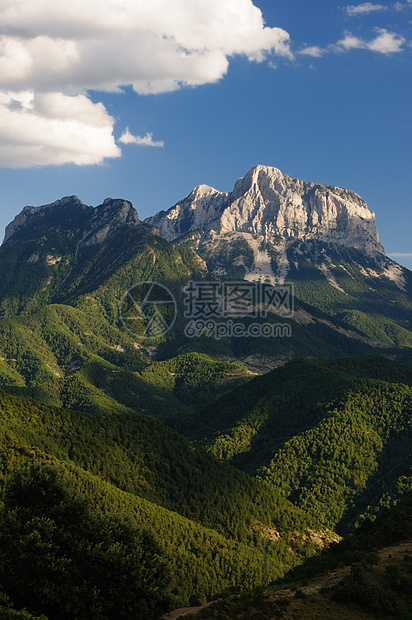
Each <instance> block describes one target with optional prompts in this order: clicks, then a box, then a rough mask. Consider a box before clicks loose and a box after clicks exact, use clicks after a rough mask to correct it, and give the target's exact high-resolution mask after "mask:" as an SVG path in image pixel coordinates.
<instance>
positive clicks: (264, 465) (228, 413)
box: [171, 358, 412, 531]
mask: <svg viewBox="0 0 412 620" xmlns="http://www.w3.org/2000/svg"><path fill="white" fill-rule="evenodd" d="M411 385H412V371H411V369H410V368H409V367H408V366H403V365H401V364H397V363H395V362H390V361H389V360H385V359H383V358H351V359H342V360H341V359H337V360H295V361H293V362H290V363H289V364H287V365H286V366H284V367H283V368H279V369H276V370H274V371H272V372H271V373H268V374H267V375H264V376H261V377H257V378H255V379H253V380H252V381H250V382H249V383H248V384H247V385H246V386H242V387H240V388H238V389H237V390H235V391H233V392H232V393H231V394H230V395H227V396H223V397H222V398H220V399H219V400H218V401H217V402H216V403H215V404H214V405H213V407H208V408H205V409H204V410H202V411H200V412H199V413H197V414H190V415H189V416H185V417H184V418H180V419H179V418H177V419H174V420H171V424H173V425H174V426H175V428H177V429H178V430H180V432H183V433H185V434H186V435H187V436H188V437H190V438H191V439H192V440H197V442H199V443H200V444H201V445H204V446H205V447H206V448H207V450H208V451H210V452H212V453H213V454H214V455H215V456H216V457H217V458H219V459H221V460H226V461H229V462H231V463H233V464H234V465H236V466H237V467H239V468H240V469H243V470H244V471H247V472H248V473H249V474H252V475H255V476H257V477H259V478H261V479H262V480H264V481H265V482H267V483H269V484H271V485H273V486H274V487H276V488H277V489H279V490H281V492H282V493H283V494H284V496H285V497H288V498H289V499H291V500H292V501H293V502H294V503H296V504H297V505H299V506H301V507H302V508H304V509H305V510H306V511H309V512H310V513H311V514H313V515H315V516H316V518H318V519H319V520H321V521H322V522H323V523H324V524H325V525H326V524H327V525H328V526H329V527H332V528H336V527H338V528H340V529H343V530H344V531H345V530H346V529H347V528H348V527H352V526H353V524H354V523H355V522H356V521H357V520H358V519H359V518H360V517H361V515H362V514H363V513H370V512H371V511H372V513H373V511H374V510H375V509H377V508H378V507H379V506H380V505H387V504H388V505H390V504H391V502H392V501H393V500H395V499H396V498H399V497H402V496H403V495H404V494H406V493H409V492H410V491H411V482H412V472H411V469H410V468H411V461H410V445H411V431H412V427H411V424H412V419H411V411H412V391H411ZM340 529H338V531H340Z"/></svg>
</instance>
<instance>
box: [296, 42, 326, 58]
mask: <svg viewBox="0 0 412 620" xmlns="http://www.w3.org/2000/svg"><path fill="white" fill-rule="evenodd" d="M326 51H327V50H325V49H322V48H321V47H318V46H317V45H311V46H308V47H304V48H303V49H301V50H299V54H303V55H304V56H312V57H313V58H321V56H323V55H324V54H325V52H326Z"/></svg>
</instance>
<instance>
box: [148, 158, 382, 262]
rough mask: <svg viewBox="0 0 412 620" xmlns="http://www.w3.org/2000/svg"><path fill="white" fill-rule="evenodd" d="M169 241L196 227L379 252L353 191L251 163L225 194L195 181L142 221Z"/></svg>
mask: <svg viewBox="0 0 412 620" xmlns="http://www.w3.org/2000/svg"><path fill="white" fill-rule="evenodd" d="M146 221H147V223H149V224H151V225H153V226H155V227H156V228H157V229H158V231H159V234H160V235H161V236H163V237H165V238H166V239H168V240H169V241H173V240H175V239H178V238H179V237H181V236H182V235H184V234H186V233H188V232H193V231H200V232H201V233H202V234H205V233H209V232H211V231H213V232H214V233H217V234H220V233H225V232H239V233H249V234H252V235H259V236H262V238H263V239H264V240H265V241H274V240H276V241H279V238H281V239H283V240H284V241H285V242H286V241H290V240H301V241H307V240H309V239H315V240H318V241H322V242H325V243H332V244H334V245H341V246H345V247H350V248H355V249H358V250H361V251H363V252H365V253H367V254H370V255H374V254H376V253H383V252H384V250H383V247H382V245H381V244H380V241H379V236H378V231H377V229H376V225H375V216H374V213H373V212H372V211H371V210H370V209H369V208H368V206H367V205H366V203H365V202H364V201H363V200H362V199H361V198H360V196H358V195H357V194H355V192H352V191H349V190H346V189H343V188H339V187H332V186H327V185H319V184H316V183H311V182H305V181H301V180H300V179H292V178H291V177H289V176H288V175H286V174H283V173H282V172H281V171H280V170H278V169H277V168H273V167H270V166H261V165H259V166H254V167H253V168H251V170H249V172H248V173H247V174H246V175H245V176H244V177H243V178H240V179H238V180H237V181H236V183H235V186H234V188H233V191H232V192H231V193H222V192H218V191H217V190H214V189H213V188H209V187H208V186H204V185H201V186H199V187H197V188H195V189H194V190H193V191H192V192H191V193H190V194H189V196H187V198H185V199H184V200H182V201H180V202H178V203H177V204H176V205H175V206H174V207H171V208H170V209H169V210H168V211H167V212H164V211H163V212H161V213H159V214H157V215H156V216H154V217H152V218H148V220H146Z"/></svg>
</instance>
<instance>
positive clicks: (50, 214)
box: [3, 196, 141, 247]
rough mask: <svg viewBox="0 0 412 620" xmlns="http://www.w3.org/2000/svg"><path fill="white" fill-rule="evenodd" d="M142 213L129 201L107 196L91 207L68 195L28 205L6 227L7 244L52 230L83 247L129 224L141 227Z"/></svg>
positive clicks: (95, 242) (4, 243) (97, 241)
mask: <svg viewBox="0 0 412 620" xmlns="http://www.w3.org/2000/svg"><path fill="white" fill-rule="evenodd" d="M140 224H141V223H140V221H139V216H138V215H137V212H136V210H135V209H134V207H133V206H132V203H131V202H129V201H128V200H122V199H112V198H106V200H105V201H104V202H103V204H101V205H99V206H98V207H95V208H94V207H89V206H87V205H85V204H83V203H82V202H81V200H79V198H78V197H77V196H66V197H64V198H61V199H60V200H57V201H56V202H53V203H51V204H47V205H42V206H40V207H31V206H27V207H24V209H23V210H22V211H21V213H19V214H18V215H17V216H16V217H15V218H14V220H13V221H12V222H11V223H10V224H9V225H8V226H7V227H6V230H5V236H4V241H3V246H7V245H8V246H10V245H13V244H14V243H16V242H17V241H20V240H22V239H24V238H27V237H31V236H33V235H37V234H41V233H45V232H47V231H50V230H55V231H59V232H62V233H67V234H69V235H70V237H72V238H73V237H74V238H75V240H76V241H77V242H78V244H79V247H82V246H90V245H95V244H98V243H102V242H103V241H104V240H105V239H106V238H107V237H108V236H110V235H111V234H112V233H114V232H118V231H119V229H122V228H124V227H128V226H139V225H140Z"/></svg>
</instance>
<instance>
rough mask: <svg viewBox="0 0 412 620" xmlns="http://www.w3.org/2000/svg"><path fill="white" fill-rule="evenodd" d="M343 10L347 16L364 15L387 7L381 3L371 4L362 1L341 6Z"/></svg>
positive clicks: (385, 9) (384, 9)
mask: <svg viewBox="0 0 412 620" xmlns="http://www.w3.org/2000/svg"><path fill="white" fill-rule="evenodd" d="M343 10H344V11H345V13H346V14H347V15H349V17H353V16H355V15H365V14H367V13H373V12H374V11H387V10H388V7H387V6H383V5H382V4H372V2H363V3H362V4H356V5H350V6H345V7H343Z"/></svg>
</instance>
